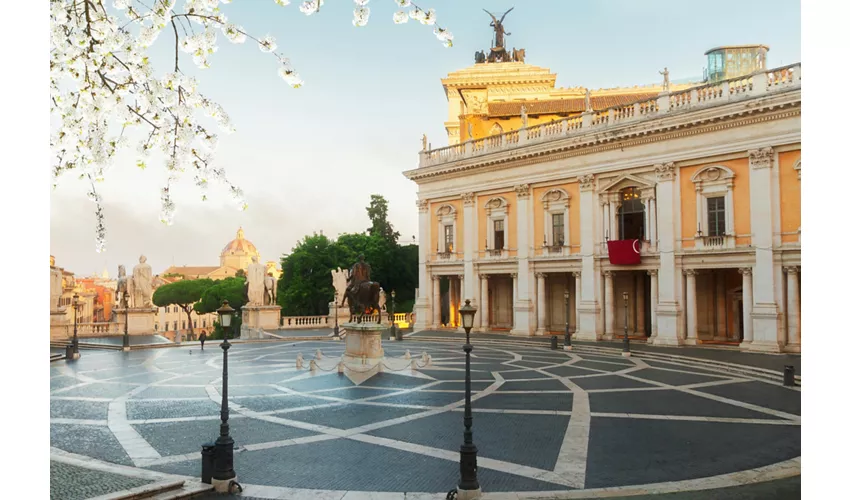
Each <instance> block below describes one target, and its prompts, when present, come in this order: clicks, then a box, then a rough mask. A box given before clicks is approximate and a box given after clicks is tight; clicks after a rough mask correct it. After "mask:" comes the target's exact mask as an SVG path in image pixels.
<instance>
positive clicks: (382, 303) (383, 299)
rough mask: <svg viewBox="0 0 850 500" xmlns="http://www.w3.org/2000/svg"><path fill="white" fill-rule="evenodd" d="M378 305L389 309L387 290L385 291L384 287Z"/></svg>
mask: <svg viewBox="0 0 850 500" xmlns="http://www.w3.org/2000/svg"><path fill="white" fill-rule="evenodd" d="M378 307H380V308H381V310H382V311H386V310H387V292H385V291H384V289H383V288H381V295H380V297H379V298H378Z"/></svg>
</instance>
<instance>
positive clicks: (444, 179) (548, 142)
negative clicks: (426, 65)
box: [405, 63, 801, 352]
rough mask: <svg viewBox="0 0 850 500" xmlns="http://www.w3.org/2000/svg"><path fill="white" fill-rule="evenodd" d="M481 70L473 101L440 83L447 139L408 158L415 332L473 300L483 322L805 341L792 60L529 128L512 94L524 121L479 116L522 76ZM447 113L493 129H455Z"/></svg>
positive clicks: (455, 322)
mask: <svg viewBox="0 0 850 500" xmlns="http://www.w3.org/2000/svg"><path fill="white" fill-rule="evenodd" d="M512 64H514V63H512ZM477 66H488V65H477ZM520 66H521V65H520ZM537 69H539V68H537ZM468 71H469V72H472V73H475V71H476V68H475V67H473V68H470V69H469V70H468ZM477 71H478V73H476V76H475V78H471V79H470V83H469V86H470V88H471V89H473V90H475V95H477V96H479V98H478V100H477V101H475V106H477V107H478V108H479V111H478V112H477V113H475V110H473V109H467V108H465V106H464V105H463V103H461V104H458V102H456V100H455V99H454V97H453V96H454V92H455V91H457V92H458V95H459V96H460V97H461V98H463V95H464V87H463V85H464V84H463V82H458V81H452V82H450V83H451V86H446V81H445V80H444V87H446V92H447V96H448V97H449V100H450V105H451V109H450V119H451V114H452V113H453V112H455V111H457V110H460V115H459V116H458V117H457V119H456V121H452V120H453V119H452V120H450V122H451V123H450V124H451V127H450V126H448V124H449V122H447V130H448V131H449V135H450V137H449V143H450V145H449V146H448V147H444V148H439V149H426V148H427V147H428V146H427V141H425V140H423V143H424V147H423V151H421V152H420V153H419V166H418V168H416V169H413V170H410V171H407V172H405V175H406V176H407V177H408V178H409V179H411V180H413V181H414V182H416V183H417V184H418V187H419V199H418V201H417V205H418V207H419V234H420V241H421V244H420V247H419V290H418V295H417V299H416V306H415V308H416V323H415V326H414V328H415V329H416V330H422V329H434V328H441V327H449V328H457V327H458V326H459V324H460V318H459V314H458V312H457V311H458V308H459V307H460V306H461V305H462V303H463V302H464V301H465V300H466V299H469V300H471V302H472V303H473V304H474V305H475V306H476V307H477V308H478V311H479V312H478V314H476V317H475V322H476V325H475V331H494V330H495V331H498V330H503V331H506V332H510V333H511V334H515V335H524V336H527V335H547V334H549V333H550V332H552V333H561V334H563V332H564V328H566V327H567V326H568V327H569V330H570V331H571V332H575V338H577V339H579V340H603V339H604V340H610V339H615V338H620V339H621V338H622V337H623V335H624V334H625V332H628V333H627V334H628V335H629V336H630V338H635V339H646V340H647V342H649V343H653V344H660V345H686V344H697V343H701V344H710V343H719V344H731V345H739V346H740V348H741V349H744V350H754V351H768V352H783V351H784V352H799V351H800V339H801V331H800V279H799V276H800V272H801V270H800V251H801V227H800V226H801V220H800V192H801V191H800V182H801V181H800V171H801V168H800V166H801V163H800V157H801V121H800V112H801V80H800V76H801V66H800V65H799V64H796V65H791V66H785V67H782V68H776V69H770V70H761V71H759V72H757V73H753V74H749V75H742V76H738V77H736V78H734V79H731V80H722V81H713V82H711V83H709V84H695V85H692V86H688V87H687V88H684V89H682V88H673V89H672V90H670V87H666V89H659V90H658V91H657V92H656V93H655V94H654V95H653V96H651V97H648V98H647V97H645V96H637V97H638V99H639V100H634V101H632V102H628V103H623V100H624V99H625V97H618V98H617V101H618V103H617V104H616V105H613V106H611V107H607V108H603V109H593V107H595V106H594V105H593V104H594V103H592V102H591V99H590V98H588V99H587V100H586V101H585V102H586V103H587V106H586V107H585V109H584V111H583V112H580V113H575V114H571V115H567V116H566V117H563V118H561V117H553V118H551V119H549V120H548V121H545V122H542V123H541V122H539V121H538V122H537V123H539V124H536V125H531V126H529V124H528V115H529V114H530V113H531V112H532V111H534V109H535V107H534V106H531V105H527V106H526V104H522V109H521V111H520V112H521V114H522V116H521V118H520V122H519V123H518V125H517V121H516V118H513V121H512V123H513V124H514V125H516V127H513V126H512V127H506V126H502V125H500V126H498V127H497V126H495V125H496V124H493V123H492V122H489V123H490V125H489V127H486V126H485V125H482V123H485V122H487V121H488V120H491V117H488V116H486V115H487V107H488V99H490V98H489V97H488V95H489V96H501V97H502V98H503V97H504V95H505V94H506V91H504V89H505V88H506V87H510V86H514V87H516V86H517V85H519V86H522V81H521V80H522V75H521V74H519V76H518V77H517V78H514V79H513V81H512V82H511V81H510V79H509V78H507V79H506V78H502V79H496V77H495V76H493V77H492V78H493V80H492V81H488V74H487V73H488V72H489V73H490V74H491V75H492V74H494V72H493V71H492V68H482V69H480V70H477ZM535 71H536V69H535ZM520 73H521V72H520ZM517 81H519V83H517ZM553 84H554V79H553ZM535 85H539V84H538V83H535ZM450 87H451V88H450ZM499 89H501V90H499ZM588 95H589V94H588ZM490 104H493V103H490ZM505 106H507V104H505V103H500V104H499V105H498V106H497V107H498V108H499V109H501V108H504V107H505ZM547 109H551V106H548V107H547ZM543 112H544V111H542V110H541V111H540V113H541V114H542V113H543ZM500 113H502V114H504V112H503V111H500ZM475 114H478V115H479V116H477V117H474V116H471V115H475ZM532 118H534V117H533V116H532ZM455 123H457V124H458V125H457V128H459V129H461V130H462V129H463V128H466V129H468V130H469V131H471V132H472V134H471V136H472V137H476V136H477V135H478V134H477V132H478V131H482V130H485V129H487V128H489V129H490V130H491V132H493V133H491V134H489V135H485V136H484V137H479V138H474V139H472V140H463V139H464V138H465V137H464V136H465V133H464V132H462V131H460V132H454V131H455V130H457V129H456V128H454V127H455V125H454V124H455ZM507 128H515V129H514V130H508V131H504V129H507ZM449 129H452V130H449ZM453 132H454V133H453ZM458 136H460V137H458ZM624 244H625V246H624ZM609 248H610V250H609ZM615 251H616V253H617V255H615ZM623 252H625V253H623ZM623 255H625V256H626V257H627V260H628V262H626V263H623V260H622V257H623ZM565 292H567V293H568V296H567V295H566V294H565Z"/></svg>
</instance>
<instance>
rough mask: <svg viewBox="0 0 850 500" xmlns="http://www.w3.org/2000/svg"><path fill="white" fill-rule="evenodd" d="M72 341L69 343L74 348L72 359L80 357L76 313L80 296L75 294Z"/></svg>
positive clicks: (79, 303)
mask: <svg viewBox="0 0 850 500" xmlns="http://www.w3.org/2000/svg"><path fill="white" fill-rule="evenodd" d="M73 305H74V341H73V342H72V343H71V344H72V345H73V346H74V357H79V355H80V342H79V341H78V340H77V311H78V310H79V309H80V305H82V303H81V302H80V296H79V295H77V294H76V293H75V294H74V302H73Z"/></svg>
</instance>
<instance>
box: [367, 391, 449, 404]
mask: <svg viewBox="0 0 850 500" xmlns="http://www.w3.org/2000/svg"><path fill="white" fill-rule="evenodd" d="M463 398H464V395H463V394H461V393H459V392H457V393H453V392H410V393H407V394H401V395H398V396H389V397H386V398H379V399H375V400H373V402H374V403H392V404H400V405H420V406H445V405H447V404H451V403H455V402H457V401H463Z"/></svg>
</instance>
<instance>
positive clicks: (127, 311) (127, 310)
mask: <svg viewBox="0 0 850 500" xmlns="http://www.w3.org/2000/svg"><path fill="white" fill-rule="evenodd" d="M124 305H125V307H124V352H127V351H129V350H130V333H129V332H130V330H129V326H128V325H129V323H130V321H129V319H130V293H129V292H127V291H125V292H124Z"/></svg>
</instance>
